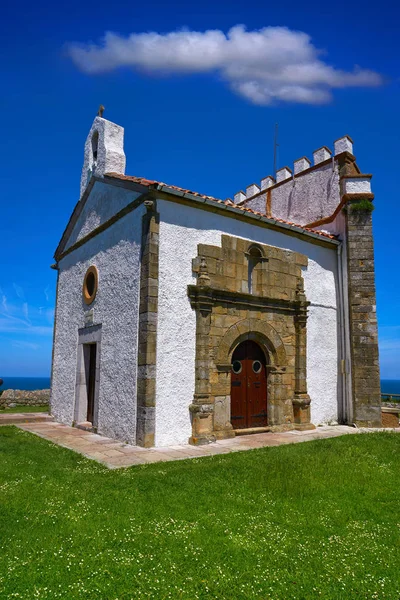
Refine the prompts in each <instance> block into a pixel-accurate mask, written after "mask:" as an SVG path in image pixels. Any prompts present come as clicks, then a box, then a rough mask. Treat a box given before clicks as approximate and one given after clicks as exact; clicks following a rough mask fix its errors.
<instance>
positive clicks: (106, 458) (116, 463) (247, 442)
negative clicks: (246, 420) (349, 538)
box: [16, 422, 400, 469]
mask: <svg viewBox="0 0 400 600" xmlns="http://www.w3.org/2000/svg"><path fill="white" fill-rule="evenodd" d="M16 425H17V427H19V428H20V429H23V430H25V431H30V432H31V433H34V434H35V435H38V436H39V437H42V438H45V439H46V440H49V441H51V442H54V443H55V444H59V445H60V446H64V447H65V448H69V449H70V450H74V451H75V452H79V453H80V454H83V455H84V456H86V457H87V458H90V459H93V460H96V461H98V462H100V463H102V464H104V465H106V466H107V467H108V468H110V469H116V468H120V467H131V466H133V465H144V464H149V463H155V462H163V461H171V460H184V459H187V458H196V457H200V456H214V455H216V454H228V453H230V452H239V451H242V450H251V449H253V448H264V447H266V446H280V445H283V444H295V443H298V442H308V441H311V440H319V439H324V438H332V437H337V436H340V435H346V434H356V433H361V432H367V431H377V430H376V429H370V430H368V429H356V428H353V427H347V426H345V425H336V426H325V427H318V428H317V429H315V430H313V431H290V432H286V433H257V434H252V435H243V436H242V435H241V436H237V437H235V438H232V439H229V440H219V441H217V442H215V443H213V444H209V445H207V446H190V445H188V444H187V445H182V446H169V447H168V448H141V447H139V446H130V445H129V444H123V443H121V442H118V441H116V440H112V439H110V438H107V437H104V436H102V435H98V434H95V433H90V432H88V431H83V430H81V429H76V428H74V427H68V426H67V425H62V424H61V423H56V422H47V423H34V422H31V423H16ZM386 431H387V430H386ZM391 431H397V432H400V429H395V430H391Z"/></svg>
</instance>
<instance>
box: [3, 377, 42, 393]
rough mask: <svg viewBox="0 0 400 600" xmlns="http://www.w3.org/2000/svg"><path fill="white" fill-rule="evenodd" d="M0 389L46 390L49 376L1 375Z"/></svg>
mask: <svg viewBox="0 0 400 600" xmlns="http://www.w3.org/2000/svg"><path fill="white" fill-rule="evenodd" d="M2 379H3V382H4V383H3V385H1V386H0V390H48V389H49V387H50V377H2Z"/></svg>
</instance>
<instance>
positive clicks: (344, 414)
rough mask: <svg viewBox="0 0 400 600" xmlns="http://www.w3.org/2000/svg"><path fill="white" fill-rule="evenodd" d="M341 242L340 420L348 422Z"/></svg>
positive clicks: (338, 258)
mask: <svg viewBox="0 0 400 600" xmlns="http://www.w3.org/2000/svg"><path fill="white" fill-rule="evenodd" d="M342 249H343V242H342V243H341V244H340V245H339V246H338V247H337V265H338V288H339V312H338V316H339V340H340V351H339V356H340V362H339V364H340V373H341V376H342V377H341V380H342V385H341V406H340V420H341V421H342V422H344V423H347V422H348V414H347V393H346V392H347V389H346V388H347V385H346V383H347V382H346V337H345V315H344V293H343V265H342Z"/></svg>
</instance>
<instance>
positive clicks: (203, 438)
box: [188, 434, 216, 446]
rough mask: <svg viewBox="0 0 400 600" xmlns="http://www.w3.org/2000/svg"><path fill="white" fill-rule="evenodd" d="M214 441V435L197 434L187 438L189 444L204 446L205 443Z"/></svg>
mask: <svg viewBox="0 0 400 600" xmlns="http://www.w3.org/2000/svg"><path fill="white" fill-rule="evenodd" d="M215 441H216V438H215V435H212V434H210V435H199V436H197V437H196V436H193V435H192V437H190V438H189V440H188V442H189V444H190V445H191V446H205V445H206V444H212V443H213V442H215Z"/></svg>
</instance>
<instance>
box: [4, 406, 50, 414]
mask: <svg viewBox="0 0 400 600" xmlns="http://www.w3.org/2000/svg"><path fill="white" fill-rule="evenodd" d="M31 412H45V413H48V412H49V405H47V406H14V407H13V408H4V409H2V410H0V415H4V414H8V413H31Z"/></svg>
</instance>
